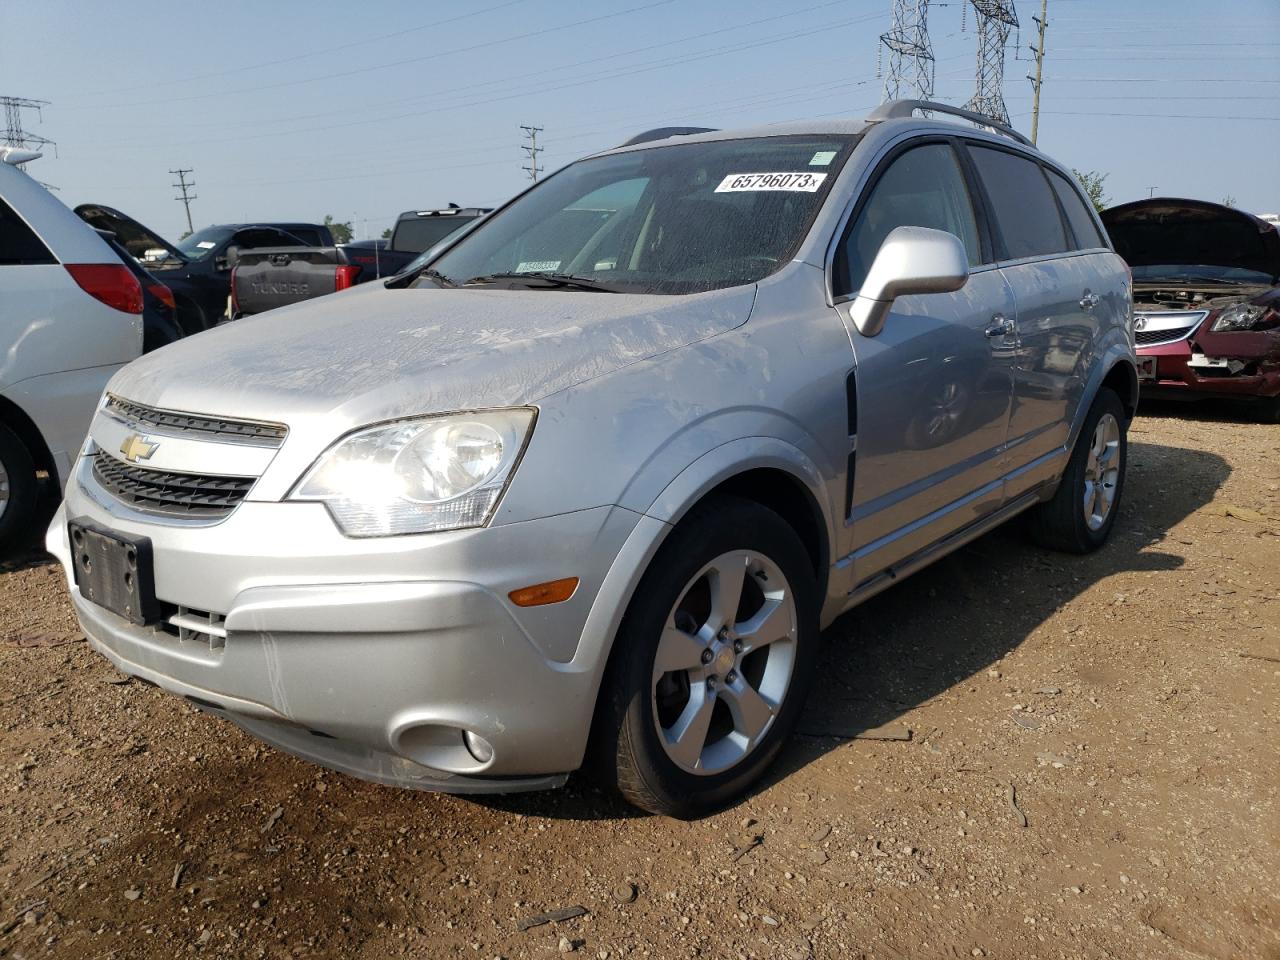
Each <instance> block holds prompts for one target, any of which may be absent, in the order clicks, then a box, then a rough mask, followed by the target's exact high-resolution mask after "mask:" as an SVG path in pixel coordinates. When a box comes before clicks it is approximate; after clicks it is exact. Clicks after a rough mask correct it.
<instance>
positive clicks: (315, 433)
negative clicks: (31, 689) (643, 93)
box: [48, 102, 1137, 816]
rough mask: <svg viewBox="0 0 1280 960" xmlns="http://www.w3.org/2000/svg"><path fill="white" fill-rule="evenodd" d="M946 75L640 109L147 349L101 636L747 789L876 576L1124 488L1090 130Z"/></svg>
mask: <svg viewBox="0 0 1280 960" xmlns="http://www.w3.org/2000/svg"><path fill="white" fill-rule="evenodd" d="M922 106H923V107H926V108H928V109H930V110H932V111H934V112H941V111H943V110H950V109H951V108H944V107H941V106H938V105H932V104H920V103H911V102H900V103H891V104H888V105H886V106H884V107H882V108H880V109H879V110H878V111H877V112H876V113H874V114H872V115H871V117H869V118H868V119H867V120H866V121H861V120H859V121H818V122H806V123H795V124H790V125H782V126H769V127H762V128H758V129H753V130H744V131H740V132H734V133H726V132H705V133H700V134H692V135H680V136H665V137H663V138H661V139H650V140H645V139H644V138H639V139H640V142H633V143H631V144H628V145H626V146H624V147H620V148H618V149H615V150H610V151H606V152H604V153H600V154H597V155H595V156H592V157H589V158H587V159H585V160H581V161H578V162H577V163H572V164H570V165H569V166H567V167H565V168H564V169H563V170H561V171H559V172H558V173H556V174H554V175H552V176H549V177H547V178H545V179H544V180H542V181H540V182H539V183H537V184H536V185H535V186H533V187H532V188H531V189H529V190H528V191H527V192H525V193H523V194H522V195H520V196H518V197H516V198H515V199H514V200H512V201H510V202H509V203H507V204H506V205H505V206H503V207H501V208H500V209H499V210H497V211H496V212H495V213H493V214H492V215H491V216H490V217H489V218H488V219H486V220H485V221H483V222H482V223H481V224H480V225H479V227H478V228H477V229H475V230H474V231H472V232H471V233H469V234H468V235H467V236H465V237H464V238H462V239H461V240H459V241H458V242H457V243H455V244H454V245H452V246H451V247H450V248H448V249H447V250H445V251H444V252H443V253H442V254H440V255H439V256H438V257H436V258H435V259H434V260H432V261H431V262H430V263H429V264H428V265H426V266H425V267H421V268H419V269H418V270H416V271H414V272H411V273H408V274H405V275H402V276H400V277H398V278H395V279H393V280H391V281H389V282H380V283H371V284H367V285H365V286H362V287H360V288H357V289H355V290H352V291H350V292H348V293H342V294H337V295H334V296H329V297H324V298H322V299H319V300H313V301H310V302H306V303H302V304H299V305H297V306H295V307H289V308H284V309H281V310H278V311H273V312H270V313H267V314H264V315H262V316H260V317H257V318H253V319H250V320H247V321H240V322H238V323H236V324H233V325H229V326H226V327H222V328H219V329H216V330H213V331H210V332H208V333H204V334H201V335H199V336H197V337H194V338H190V339H187V340H183V341H180V342H178V343H175V344H173V345H171V346H169V347H166V348H165V349H163V350H160V351H158V352H156V353H154V354H151V355H148V356H145V357H143V358H142V359H140V360H138V361H136V362H134V363H132V364H130V365H129V366H128V367H126V368H125V369H124V370H122V371H121V372H120V373H119V374H118V375H117V376H116V377H115V378H114V379H113V380H112V381H111V383H110V384H109V386H108V388H107V392H106V394H105V395H104V397H103V400H102V403H101V406H100V407H99V409H98V411H97V415H96V417H95V419H94V421H93V424H92V429H91V436H90V440H89V442H88V443H87V445H86V447H85V449H84V450H83V452H82V455H81V456H80V458H79V462H78V465H77V467H76V469H75V474H74V476H73V478H72V480H71V482H70V484H69V486H68V489H67V494H66V501H65V504H64V506H63V508H62V510H61V512H59V513H58V515H57V517H56V519H55V521H54V523H53V525H52V527H51V529H50V531H49V537H48V545H49V548H50V550H52V551H53V552H54V553H55V554H56V555H57V556H58V557H59V559H60V560H61V561H62V563H63V564H64V565H65V567H66V571H67V576H68V583H69V586H70V590H71V597H72V600H73V601H74V604H75V608H76V612H77V613H78V615H79V617H80V622H81V624H82V625H83V627H84V630H85V633H86V634H87V635H88V637H89V639H90V641H91V642H92V644H93V646H94V647H95V648H96V649H97V650H99V651H101V652H102V653H103V654H105V655H106V656H107V657H108V658H110V660H111V661H112V662H113V663H114V664H115V665H116V666H117V667H119V668H120V669H121V670H123V671H125V672H126V673H129V674H132V675H134V676H137V677H140V678H142V679H144V680H147V681H150V682H153V683H156V684H158V685H160V686H161V687H163V688H165V689H166V690H169V691H171V692H173V693H175V694H177V695H179V696H182V697H185V698H186V699H187V700H189V701H190V702H192V703H194V704H196V705H197V706H199V707H201V708H203V709H205V710H208V711H210V712H213V713H217V714H220V715H222V716H225V717H226V718H228V719H230V720H232V721H234V722H235V723H237V724H239V725H240V726H241V727H243V728H244V729H246V730H248V731H249V732H250V733H252V734H254V735H255V736H258V737H260V738H262V739H263V740H266V741H268V742H269V743H272V744H275V745H276V746H278V747H280V748H282V749H284V750H287V751H289V752H291V753H294V754H297V755H299V756H302V757H305V758H307V759H310V760H313V761H315V762H317V763H320V764H323V765H325V766H328V767H332V768H334V769H336V770H341V771H344V772H347V773H350V774H353V775H355V776H359V777H364V778H366V779H369V780H374V781H378V782H381V783H388V784H395V785H399V786H406V787H417V788H424V789H437V790H449V791H456V792H468V791H470V792H499V791H512V790H521V789H533V788H543V787H552V786H556V785H558V784H560V783H562V782H563V781H564V780H565V778H566V777H567V775H568V774H569V772H570V771H573V770H575V769H577V768H578V767H579V766H581V765H582V764H583V762H584V760H585V759H588V758H590V759H591V760H592V761H593V762H592V766H593V767H594V768H595V770H596V772H597V774H598V775H599V776H600V777H602V778H604V779H605V780H606V781H607V782H608V783H610V784H612V785H615V786H616V787H617V789H618V790H620V791H621V793H622V794H623V795H624V796H625V797H626V798H627V799H628V800H630V801H631V802H633V803H635V804H637V805H639V806H641V807H643V808H645V809H648V810H652V811H659V812H663V813H669V814H674V815H678V816H692V815H696V814H698V813H699V812H701V811H705V810H707V809H710V808H712V807H715V806H716V805H720V804H723V803H725V802H727V801H728V800H729V799H731V798H732V797H734V796H735V795H737V794H739V793H740V792H742V791H743V790H744V789H746V788H747V787H748V786H749V785H750V784H751V783H752V782H753V781H754V780H756V779H757V778H758V777H759V776H760V775H761V772H762V771H763V770H764V769H765V767H766V766H767V765H768V764H769V762H770V761H771V760H772V759H773V758H774V757H775V756H776V755H777V753H778V751H779V749H780V748H781V746H782V744H783V741H784V740H785V738H786V737H787V735H788V732H789V731H790V730H791V729H792V727H793V725H794V723H795V721H796V717H797V714H798V712H799V711H800V709H801V706H802V702H803V700H804V696H805V693H806V691H807V690H808V688H809V686H810V680H811V678H812V676H813V673H814V669H815V665H816V662H817V660H818V656H819V630H820V629H821V628H822V627H823V626H825V625H827V624H829V623H830V622H831V621H832V620H833V619H834V618H835V617H836V616H837V615H838V614H840V613H842V612H843V611H845V610H848V609H849V608H850V607H852V606H854V605H855V604H858V603H860V602H862V601H863V600H865V599H866V598H867V597H869V596H871V595H873V594H875V593H876V592H877V591H880V590H882V589H884V588H885V587H887V586H889V585H891V584H893V583H896V582H897V581H899V580H901V579H902V578H903V577H904V576H906V575H907V574H910V573H912V572H913V571H915V570H918V569H920V568H921V567H922V566H924V565H925V564H927V563H929V562H930V561H932V560H935V559H937V558H938V557H941V556H942V555H944V554H946V553H947V552H948V551H950V550H954V549H955V548H957V547H959V546H960V545H961V544H963V543H965V542H966V541H969V540H972V539H973V538H974V537H977V536H978V535H980V534H982V533H984V532H985V531H988V530H990V529H991V528H992V527H994V526H996V525H997V524H999V523H1002V522H1004V521H1005V520H1008V519H1009V518H1010V517H1013V516H1014V515H1015V514H1019V513H1022V512H1023V511H1027V512H1028V513H1029V514H1030V526H1031V529H1032V530H1033V531H1034V533H1035V535H1036V536H1037V537H1038V538H1039V539H1040V540H1041V541H1042V542H1044V543H1046V544H1049V545H1052V546H1054V547H1059V548H1062V549H1065V550H1069V551H1075V552H1085V551H1088V550H1092V549H1094V548H1096V547H1098V546H1100V545H1101V544H1102V543H1103V542H1104V541H1105V540H1106V538H1107V535H1108V532H1109V531H1110V529H1111V526H1112V524H1113V522H1114V520H1115V516H1116V509H1117V505H1118V504H1119V501H1120V494H1121V490H1122V488H1123V484H1124V470H1125V431H1126V427H1127V425H1128V423H1129V421H1130V419H1131V417H1132V415H1133V412H1134V408H1135V404H1136V402H1137V379H1136V374H1135V363H1134V352H1133V346H1132V342H1131V336H1130V331H1129V329H1128V317H1129V313H1130V291H1129V277H1128V273H1127V271H1126V268H1125V265H1124V263H1123V262H1122V261H1121V260H1120V258H1119V257H1118V256H1116V255H1115V253H1113V252H1112V250H1111V248H1110V246H1109V244H1108V242H1107V239H1106V236H1105V234H1104V233H1103V232H1102V230H1101V228H1100V227H1099V225H1098V220H1097V218H1096V217H1095V216H1094V213H1093V211H1092V209H1091V207H1090V206H1089V204H1088V203H1087V201H1086V200H1085V198H1084V197H1083V196H1082V194H1081V192H1080V190H1079V188H1078V187H1077V185H1076V183H1075V182H1074V180H1073V178H1072V176H1071V174H1070V173H1069V172H1068V171H1067V170H1066V169H1065V168H1063V167H1061V166H1060V165H1058V164H1056V163H1054V162H1053V161H1052V160H1049V159H1048V158H1046V157H1044V156H1043V155H1041V154H1039V153H1037V152H1036V151H1035V150H1034V149H1033V148H1031V147H1030V146H1029V145H1028V144H1027V142H1026V141H1025V140H1024V139H1023V138H1022V137H1020V136H1018V135H1017V134H1015V133H1013V132H1012V131H1010V130H1007V129H1005V128H995V127H991V126H990V125H989V122H988V121H985V120H984V121H982V122H983V123H988V127H987V129H977V128H973V127H971V126H969V125H966V124H957V123H954V122H945V121H942V120H937V119H928V120H921V119H913V118H912V112H913V109H919V108H921V107H922ZM979 119H980V118H979ZM664 133H666V131H664Z"/></svg>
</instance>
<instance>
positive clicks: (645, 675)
mask: <svg viewBox="0 0 1280 960" xmlns="http://www.w3.org/2000/svg"><path fill="white" fill-rule="evenodd" d="M739 564H741V566H739ZM738 570H741V575H740V576H741V580H740V581H739V580H738V579H737V578H736V577H735V576H734V573H735V572H737V571H738ZM735 583H737V584H738V589H737V592H738V596H739V597H740V603H739V605H738V606H737V608H736V611H735V612H734V613H733V614H732V615H731V616H730V615H726V614H725V613H724V612H723V610H722V609H721V608H727V606H728V605H729V603H731V602H732V601H731V600H730V599H729V598H731V597H732V596H733V595H734V589H735V586H734V585H735ZM818 606H819V597H818V586H817V581H816V578H815V576H814V571H813V566H812V562H811V560H810V558H809V555H808V553H807V552H806V550H805V548H804V545H803V544H802V543H801V542H800V538H799V537H798V536H797V535H796V533H795V532H794V531H793V530H792V529H791V527H790V526H789V525H788V524H787V523H786V521H784V520H783V519H782V518H781V517H780V516H778V515H777V514H776V513H774V512H773V511H771V510H768V509H766V508H764V507H761V506H760V505H758V504H755V503H752V502H750V501H747V500H741V499H738V498H730V497H724V498H717V499H715V500H711V501H708V502H707V503H705V504H703V505H701V506H699V507H697V508H695V510H694V511H693V512H691V513H690V515H689V516H688V517H687V518H686V519H685V520H683V521H682V522H681V523H680V524H679V526H677V528H676V529H675V531H673V532H672V533H671V535H670V536H669V537H668V538H667V541H666V542H665V543H664V544H663V545H662V547H661V549H659V551H658V553H657V555H656V556H655V557H654V559H653V562H652V563H651V564H650V566H649V569H648V571H647V572H646V573H645V575H644V577H643V578H642V579H641V581H640V584H639V586H638V587H637V588H636V593H635V596H634V597H633V599H632V601H631V605H630V606H629V607H628V609H627V612H626V615H625V616H624V617H623V621H622V625H621V627H620V628H619V631H618V635H617V637H616V639H615V641H614V652H613V655H612V658H611V660H610V665H609V669H608V671H606V674H605V680H604V684H603V686H602V689H601V693H600V707H599V709H598V710H597V717H596V729H595V730H594V731H593V737H592V747H593V749H592V754H593V760H594V766H595V768H596V771H597V773H598V775H599V776H600V777H601V779H603V780H604V781H605V783H606V784H607V785H608V786H611V787H613V788H615V789H616V790H617V791H618V792H619V793H621V794H622V796H623V797H624V798H625V799H626V800H628V801H629V802H630V803H632V804H634V805H635V806H637V807H640V808H641V809H643V810H647V811H649V812H651V813H658V814H665V815H667V816H672V817H679V818H682V819H687V818H692V817H696V816H699V815H701V814H704V813H707V812H709V811H711V810H714V809H716V808H718V807H721V806H723V805H725V804H726V803H728V802H729V801H731V800H733V799H734V798H735V797H737V796H738V795H739V794H741V793H743V792H744V791H745V790H746V789H747V788H748V787H750V786H751V785H752V784H753V783H754V782H755V781H756V780H758V779H759V778H760V777H761V775H762V774H763V773H764V771H765V769H766V768H767V767H768V766H769V764H770V763H771V762H772V761H773V760H774V758H775V757H776V756H777V754H778V751H779V750H780V749H781V747H782V744H783V742H784V741H785V740H786V738H787V736H788V735H789V734H790V732H791V730H792V728H793V727H794V726H795V722H796V720H797V718H798V716H799V712H800V710H801V708H802V707H803V702H804V698H805V695H806V694H807V693H808V690H809V686H810V685H811V682H812V679H813V671H814V666H815V664H816V662H817V655H818ZM722 624H728V626H727V627H726V630H724V631H722V630H721V629H720V628H721V625H722ZM660 654H661V656H662V659H663V661H664V665H666V666H670V667H671V669H670V670H668V671H665V672H661V673H660V672H659V668H658V666H657V663H658V657H659V655H660ZM660 728H661V729H660ZM678 732H683V734H684V736H678ZM699 735H700V737H699Z"/></svg>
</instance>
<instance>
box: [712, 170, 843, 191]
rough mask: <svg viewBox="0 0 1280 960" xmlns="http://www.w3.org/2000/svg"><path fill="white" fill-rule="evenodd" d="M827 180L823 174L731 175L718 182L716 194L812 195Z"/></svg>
mask: <svg viewBox="0 0 1280 960" xmlns="http://www.w3.org/2000/svg"><path fill="white" fill-rule="evenodd" d="M825 179H827V175H826V174H825V173H731V174H729V175H728V176H727V177H725V178H724V179H723V180H721V181H720V186H718V187H716V193H740V192H742V191H751V190H792V191H797V192H799V193H814V192H816V191H817V189H818V188H819V187H820V186H822V181H823V180H825Z"/></svg>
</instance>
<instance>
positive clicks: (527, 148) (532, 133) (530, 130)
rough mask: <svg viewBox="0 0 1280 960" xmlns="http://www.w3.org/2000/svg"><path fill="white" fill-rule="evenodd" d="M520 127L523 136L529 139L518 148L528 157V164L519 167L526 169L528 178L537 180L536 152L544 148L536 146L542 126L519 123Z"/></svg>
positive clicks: (538, 152)
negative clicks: (528, 125) (527, 125)
mask: <svg viewBox="0 0 1280 960" xmlns="http://www.w3.org/2000/svg"><path fill="white" fill-rule="evenodd" d="M520 129H521V130H523V131H524V135H525V138H526V139H528V141H529V142H528V143H526V144H524V145H523V146H521V147H520V149H521V150H523V151H524V152H525V155H526V156H528V158H529V166H527V167H522V168H521V169H523V170H527V171H528V173H529V179H530V180H537V179H538V154H540V153H541V152H542V151H543V149H544V148H543V147H540V146H538V134H540V133H541V132H542V128H541V127H526V126H525V125H524V124H521V125H520Z"/></svg>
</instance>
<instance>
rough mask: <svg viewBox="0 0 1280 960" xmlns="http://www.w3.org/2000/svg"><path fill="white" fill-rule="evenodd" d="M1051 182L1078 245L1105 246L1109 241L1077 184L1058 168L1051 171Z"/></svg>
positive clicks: (1091, 247)
mask: <svg viewBox="0 0 1280 960" xmlns="http://www.w3.org/2000/svg"><path fill="white" fill-rule="evenodd" d="M1049 182H1050V183H1051V184H1053V192H1054V193H1056V194H1057V195H1058V199H1059V200H1060V201H1061V202H1062V209H1063V210H1064V211H1066V214H1067V223H1069V224H1071V232H1072V233H1074V234H1075V235H1076V247H1078V248H1079V249H1081V250H1092V249H1094V248H1095V247H1105V246H1106V245H1107V241H1106V240H1104V239H1103V237H1102V233H1101V232H1100V231H1099V230H1098V225H1097V224H1096V223H1094V221H1093V216H1092V214H1090V213H1089V208H1088V207H1087V206H1085V201H1084V198H1082V197H1081V196H1080V191H1079V190H1078V189H1077V188H1076V186H1075V184H1073V183H1071V181H1069V180H1068V179H1067V178H1066V177H1064V176H1063V175H1062V174H1060V173H1058V172H1057V171H1056V170H1050V171H1049Z"/></svg>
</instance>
